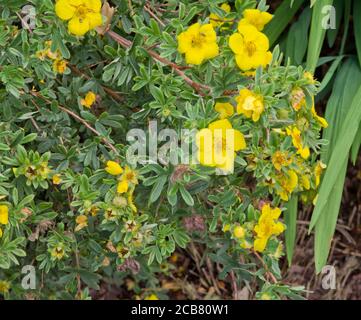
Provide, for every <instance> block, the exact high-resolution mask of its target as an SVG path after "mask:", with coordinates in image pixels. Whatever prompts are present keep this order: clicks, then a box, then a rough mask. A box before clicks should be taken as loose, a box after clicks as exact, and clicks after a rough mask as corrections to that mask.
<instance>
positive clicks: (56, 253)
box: [50, 243, 65, 260]
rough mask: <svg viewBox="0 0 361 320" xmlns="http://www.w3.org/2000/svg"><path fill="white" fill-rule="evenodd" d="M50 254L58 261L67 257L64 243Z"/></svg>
mask: <svg viewBox="0 0 361 320" xmlns="http://www.w3.org/2000/svg"><path fill="white" fill-rule="evenodd" d="M50 254H51V256H52V257H53V258H55V259H57V260H61V259H63V257H64V255H65V250H64V245H63V244H62V243H60V244H58V245H57V246H56V247H54V248H53V249H52V250H51V251H50Z"/></svg>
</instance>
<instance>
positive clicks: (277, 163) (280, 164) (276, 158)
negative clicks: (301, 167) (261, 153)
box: [272, 151, 292, 171]
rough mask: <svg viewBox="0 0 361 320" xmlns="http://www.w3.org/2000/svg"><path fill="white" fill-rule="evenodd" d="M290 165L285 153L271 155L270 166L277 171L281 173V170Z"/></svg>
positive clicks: (277, 152)
mask: <svg viewBox="0 0 361 320" xmlns="http://www.w3.org/2000/svg"><path fill="white" fill-rule="evenodd" d="M291 163H292V160H291V159H290V158H289V156H288V153H287V152H286V151H276V152H275V153H274V154H273V155H272V164H273V166H274V167H275V168H276V170H277V171H281V170H282V168H284V167H288V166H289V165H290V164H291Z"/></svg>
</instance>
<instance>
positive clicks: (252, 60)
mask: <svg viewBox="0 0 361 320" xmlns="http://www.w3.org/2000/svg"><path fill="white" fill-rule="evenodd" d="M229 47H230V48H231V49H232V51H233V52H234V53H235V55H236V62H237V65H238V67H239V68H240V69H241V70H243V71H249V70H254V69H257V68H258V67H260V66H262V67H266V66H267V65H268V64H269V63H270V62H271V60H272V53H271V52H270V51H269V41H268V38H267V36H266V35H264V34H263V33H262V32H259V31H258V30H257V28H256V27H254V26H252V25H242V24H241V25H239V26H238V33H234V34H232V35H231V36H230V38H229Z"/></svg>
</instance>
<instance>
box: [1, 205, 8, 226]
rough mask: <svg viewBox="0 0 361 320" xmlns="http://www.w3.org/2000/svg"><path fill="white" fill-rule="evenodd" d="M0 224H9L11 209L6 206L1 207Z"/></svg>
mask: <svg viewBox="0 0 361 320" xmlns="http://www.w3.org/2000/svg"><path fill="white" fill-rule="evenodd" d="M0 223H1V224H8V223H9V208H8V206H6V205H0Z"/></svg>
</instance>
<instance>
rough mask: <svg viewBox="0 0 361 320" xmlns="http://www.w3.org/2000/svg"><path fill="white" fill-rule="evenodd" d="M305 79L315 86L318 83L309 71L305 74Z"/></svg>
mask: <svg viewBox="0 0 361 320" xmlns="http://www.w3.org/2000/svg"><path fill="white" fill-rule="evenodd" d="M303 76H304V78H305V79H307V80H308V81H309V83H311V84H314V83H316V80H315V78H314V77H313V74H312V73H311V72H309V71H305V73H304V74H303Z"/></svg>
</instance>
